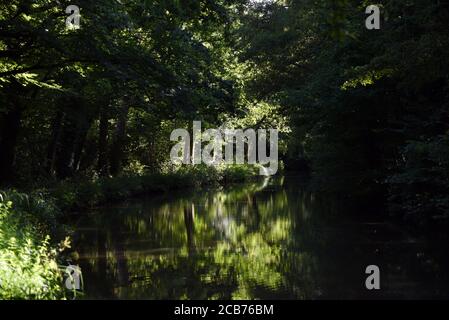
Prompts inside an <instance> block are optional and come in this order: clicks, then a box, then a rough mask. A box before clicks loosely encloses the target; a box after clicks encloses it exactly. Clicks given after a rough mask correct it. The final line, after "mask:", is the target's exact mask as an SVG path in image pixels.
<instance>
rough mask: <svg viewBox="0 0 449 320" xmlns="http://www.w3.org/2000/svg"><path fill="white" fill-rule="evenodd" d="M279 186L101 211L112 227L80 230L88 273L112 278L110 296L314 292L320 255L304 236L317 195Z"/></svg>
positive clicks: (104, 279) (308, 294) (250, 187)
mask: <svg viewBox="0 0 449 320" xmlns="http://www.w3.org/2000/svg"><path fill="white" fill-rule="evenodd" d="M281 183H282V181H281ZM265 184H266V183H265ZM262 186H263V187H262ZM272 187H273V185H271V184H270V183H268V184H266V185H261V184H251V185H245V186H242V187H240V188H239V187H233V188H232V189H231V190H230V191H227V190H218V191H210V192H206V193H200V194H197V195H194V196H189V197H181V196H178V197H177V198H176V200H174V201H161V202H160V203H145V204H143V205H139V206H133V205H130V206H127V207H125V208H122V209H119V210H111V211H109V212H105V213H103V214H99V215H98V216H97V219H98V222H97V223H98V225H101V226H102V230H103V231H104V232H103V231H97V233H96V237H97V238H96V239H92V238H93V237H92V233H91V232H85V233H81V234H80V239H79V243H80V247H83V248H90V251H88V250H84V252H82V254H81V255H82V257H84V258H85V259H86V260H87V261H88V262H89V263H88V264H87V265H86V266H85V268H87V269H89V270H88V271H87V272H86V273H88V274H93V275H95V276H96V277H97V278H95V279H92V281H102V282H104V285H103V290H105V292H103V294H104V295H106V296H108V295H113V296H116V297H119V298H149V299H162V298H172V299H224V298H225V299H230V298H233V299H252V298H270V297H273V296H277V297H286V298H288V297H296V298H305V297H313V296H314V295H316V293H315V291H314V290H315V288H316V287H317V284H316V283H314V280H313V279H316V278H317V277H315V276H314V274H315V273H316V272H317V270H316V257H314V256H312V255H311V254H310V252H308V251H307V250H305V247H304V244H305V242H304V239H303V238H302V236H301V235H302V232H305V233H306V234H307V224H308V223H309V222H308V213H307V210H305V207H307V206H308V204H307V201H308V200H307V199H309V200H310V199H311V198H310V196H309V195H306V194H303V193H301V192H300V191H299V190H286V189H279V190H272V189H271V188H272ZM299 204H300V205H299ZM298 205H299V208H300V209H299V210H298ZM292 208H295V210H292ZM298 230H301V232H299V231H298ZM308 239H309V240H308V241H310V239H311V237H310V234H309V235H308ZM312 239H313V237H312ZM317 241H318V239H317ZM83 242H90V243H89V245H87V246H86V245H83ZM102 242H104V243H105V245H102ZM148 248H153V249H148ZM101 265H102V266H101ZM99 278H102V279H99ZM86 282H88V280H87V281H86ZM107 283H114V286H113V287H109V288H108V287H107V285H106V284H107ZM87 287H88V285H87ZM87 290H88V289H87ZM88 291H89V290H88ZM106 291H107V292H106Z"/></svg>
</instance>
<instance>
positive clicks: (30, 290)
mask: <svg viewBox="0 0 449 320" xmlns="http://www.w3.org/2000/svg"><path fill="white" fill-rule="evenodd" d="M17 196H18V195H17V194H15V195H13V196H12V197H13V198H14V197H17ZM2 198H3V197H2ZM26 201H27V202H28V203H27V204H26V205H25V204H24V206H23V207H20V205H14V204H13V202H11V201H9V200H6V201H4V200H2V201H1V202H0V299H59V298H63V297H64V291H63V290H62V287H61V283H62V276H61V273H60V271H59V268H58V265H57V262H56V257H57V253H58V252H56V250H55V249H53V248H52V246H51V245H50V238H49V236H42V235H43V234H45V232H46V231H47V232H48V231H49V230H46V229H47V225H48V224H42V221H41V220H40V219H38V218H36V216H38V215H40V214H42V213H44V214H46V215H47V218H48V215H49V214H50V213H49V210H50V211H51V210H53V209H52V208H48V207H46V206H45V203H43V202H42V201H33V200H31V203H30V199H29V198H27V199H26ZM17 203H19V202H17ZM26 206H27V208H25V207H26ZM44 211H47V212H44Z"/></svg>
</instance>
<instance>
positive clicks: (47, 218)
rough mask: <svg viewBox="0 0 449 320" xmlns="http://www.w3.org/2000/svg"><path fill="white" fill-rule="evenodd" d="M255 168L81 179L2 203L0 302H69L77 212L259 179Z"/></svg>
mask: <svg viewBox="0 0 449 320" xmlns="http://www.w3.org/2000/svg"><path fill="white" fill-rule="evenodd" d="M257 174H258V170H257V168H253V167H249V166H226V167H221V168H213V167H206V166H199V167H189V168H184V169H181V170H178V171H177V172H172V173H167V174H143V175H128V176H120V177H115V178H102V179H97V180H94V181H86V180H85V179H75V180H71V181H64V182H59V183H57V184H55V185H53V186H50V187H49V186H45V187H42V188H37V189H34V190H32V191H28V192H27V193H20V192H18V191H15V190H6V191H4V192H2V193H1V197H0V299H63V298H65V292H64V289H63V288H62V283H63V278H62V272H61V270H60V269H59V268H58V263H59V264H64V258H63V252H64V249H65V248H66V247H70V242H69V240H68V239H67V238H66V234H67V232H66V231H67V230H65V228H64V225H63V224H62V223H61V220H62V219H63V218H64V216H65V215H66V214H67V213H68V212H70V211H75V210H82V209H89V208H92V207H95V206H100V205H103V204H106V203H108V202H114V201H121V200H125V199H127V198H130V197H137V196H140V195H147V194H153V193H154V194H155V193H163V192H168V191H173V190H178V189H183V188H198V187H201V186H207V185H210V186H212V185H225V184H229V183H234V182H243V181H246V180H249V179H252V178H254V177H256V175H257Z"/></svg>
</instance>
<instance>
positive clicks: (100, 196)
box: [41, 165, 258, 211]
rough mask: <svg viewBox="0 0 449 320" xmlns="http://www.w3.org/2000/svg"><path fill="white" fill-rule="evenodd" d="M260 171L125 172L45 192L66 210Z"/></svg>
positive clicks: (188, 169) (222, 181)
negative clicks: (136, 173)
mask: <svg viewBox="0 0 449 320" xmlns="http://www.w3.org/2000/svg"><path fill="white" fill-rule="evenodd" d="M257 174H258V170H257V168H254V167H249V166H238V165H234V166H224V167H218V168H215V167H207V166H197V167H186V168H182V169H180V170H178V171H176V172H172V173H156V174H142V175H124V176H120V177H115V178H101V179H97V180H95V181H85V180H78V181H76V180H72V181H66V182H61V183H59V184H58V185H56V186H55V187H53V188H49V189H43V190H41V192H42V193H45V194H47V196H48V197H49V198H52V199H54V201H55V203H56V206H57V207H58V208H60V209H61V210H62V211H70V210H78V209H84V208H89V207H93V206H98V205H101V204H104V203H108V202H113V201H120V200H124V199H127V198H130V197H135V196H140V195H147V194H151V193H161V192H167V191H173V190H179V189H187V188H198V187H204V186H213V185H224V184H229V183H235V182H244V181H247V180H249V179H252V178H254V177H255V176H256V175H257Z"/></svg>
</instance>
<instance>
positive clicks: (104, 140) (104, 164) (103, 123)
mask: <svg viewBox="0 0 449 320" xmlns="http://www.w3.org/2000/svg"><path fill="white" fill-rule="evenodd" d="M97 168H98V172H99V174H100V176H102V177H104V176H108V175H109V170H108V117H107V114H106V110H105V108H101V109H100V127H99V131H98V164H97Z"/></svg>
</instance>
